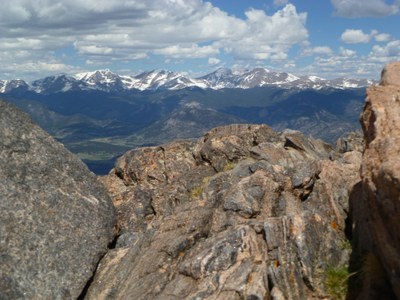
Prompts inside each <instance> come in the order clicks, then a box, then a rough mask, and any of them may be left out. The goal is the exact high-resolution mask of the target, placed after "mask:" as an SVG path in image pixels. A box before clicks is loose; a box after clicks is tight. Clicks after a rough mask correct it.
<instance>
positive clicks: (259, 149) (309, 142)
mask: <svg viewBox="0 0 400 300" xmlns="http://www.w3.org/2000/svg"><path fill="white" fill-rule="evenodd" d="M360 158H361V153H360V152H357V151H351V152H346V153H344V154H340V153H338V152H336V151H335V150H334V149H333V148H332V147H331V146H330V145H328V144H325V143H323V142H322V141H319V140H314V139H311V138H308V137H305V136H304V135H302V134H300V133H299V132H295V131H285V132H283V133H277V132H274V131H273V130H272V129H270V128H269V127H267V126H265V125H231V126H225V127H220V128H216V129H213V130H211V131H210V132H208V133H207V134H205V135H204V137H203V138H201V139H200V140H199V141H197V142H190V141H187V142H175V143H171V144H167V145H162V146H159V147H148V148H140V149H136V150H132V151H129V152H127V153H126V154H125V155H124V156H122V157H121V158H120V159H119V160H118V161H117V163H116V166H115V168H114V169H113V170H112V171H111V172H110V174H109V175H108V176H106V177H104V178H102V181H103V182H104V183H105V185H106V186H107V187H108V189H109V191H110V193H111V195H112V197H113V201H114V204H115V206H116V211H117V216H118V217H117V224H118V228H119V230H120V232H119V238H118V239H117V241H116V246H115V249H111V250H110V251H109V252H108V253H107V254H106V256H105V257H104V259H103V260H102V261H101V263H100V265H99V268H98V271H97V272H96V276H95V277H94V280H93V283H92V284H91V286H90V288H89V290H88V293H87V294H86V298H87V299H96V300H98V299H163V300H164V299H269V298H270V297H272V299H311V298H313V297H316V298H321V297H322V298H323V297H326V296H327V295H328V293H327V290H328V288H327V284H326V283H327V274H328V271H329V270H331V269H335V268H337V267H345V266H346V265H347V262H348V259H349V255H350V250H349V247H348V243H347V239H346V237H345V233H344V229H345V228H346V222H345V220H346V218H347V213H348V197H349V192H350V191H351V190H352V188H353V185H354V184H355V183H356V182H358V181H359V176H358V169H359V164H360Z"/></svg>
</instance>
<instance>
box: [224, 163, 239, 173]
mask: <svg viewBox="0 0 400 300" xmlns="http://www.w3.org/2000/svg"><path fill="white" fill-rule="evenodd" d="M235 166H236V164H235V163H234V162H233V161H230V162H228V163H227V164H226V165H225V166H224V172H227V171H230V170H233V168H235Z"/></svg>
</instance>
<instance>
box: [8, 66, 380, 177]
mask: <svg viewBox="0 0 400 300" xmlns="http://www.w3.org/2000/svg"><path fill="white" fill-rule="evenodd" d="M372 83H373V81H371V80H361V79H343V78H342V79H335V80H324V79H321V78H318V77H316V76H308V77H299V76H295V75H293V74H289V73H279V72H273V71H269V70H267V69H263V68H256V69H253V70H251V71H246V72H242V73H237V72H233V71H232V70H229V69H218V70H216V71H215V72H213V73H211V74H208V75H206V76H203V77H201V78H196V79H193V78H189V77H187V76H184V75H182V74H178V73H173V72H170V71H165V70H155V71H149V72H144V73H141V74H139V75H137V76H125V75H118V74H115V73H113V72H111V71H109V70H99V71H94V72H89V73H80V74H76V75H75V76H66V75H59V76H49V77H45V78H43V79H39V80H35V81H33V82H32V83H27V82H25V81H23V80H9V81H0V92H1V97H2V98H4V99H5V100H7V101H9V102H12V103H14V104H16V105H17V106H19V107H20V108H21V109H23V110H24V111H26V112H28V113H29V114H30V115H31V117H32V118H33V119H34V120H35V121H36V122H37V123H38V124H39V125H40V126H41V127H43V128H44V129H45V130H47V131H48V132H49V133H50V134H51V135H53V136H54V137H55V138H56V139H58V140H59V141H61V142H62V143H63V144H64V145H65V146H66V147H67V148H68V149H69V150H71V151H72V152H74V153H76V154H78V155H79V156H80V157H81V158H82V159H83V160H84V161H85V162H86V163H88V164H89V166H90V167H91V168H92V170H94V171H95V172H98V173H105V172H108V170H110V169H111V167H112V166H113V162H114V160H115V157H117V156H119V155H121V154H122V153H124V152H125V151H127V150H129V149H132V148H135V147H139V146H143V145H159V144H162V143H166V142H170V141H172V140H176V139H188V138H189V139H190V138H197V137H200V136H201V135H203V134H204V132H206V131H208V130H210V129H211V128H213V127H217V126H222V125H228V124H240V123H255V124H268V125H269V126H271V127H272V128H274V129H275V130H280V131H281V130H285V129H287V128H289V129H295V130H300V131H302V132H304V133H306V134H309V135H312V136H313V137H316V138H321V139H323V140H325V141H327V142H330V143H335V141H336V139H337V138H339V137H340V136H341V135H343V134H345V133H347V132H349V131H354V130H358V129H359V128H360V125H359V122H358V119H359V115H360V112H361V108H362V105H363V102H364V95H365V86H367V85H370V84H372Z"/></svg>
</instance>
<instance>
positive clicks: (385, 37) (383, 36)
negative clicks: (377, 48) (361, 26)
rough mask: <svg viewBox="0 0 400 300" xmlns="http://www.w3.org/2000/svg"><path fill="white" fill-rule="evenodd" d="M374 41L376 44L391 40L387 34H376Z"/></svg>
mask: <svg viewBox="0 0 400 300" xmlns="http://www.w3.org/2000/svg"><path fill="white" fill-rule="evenodd" d="M374 39H375V41H377V42H389V41H390V39H391V36H390V34H387V33H378V34H376V35H375V36H374Z"/></svg>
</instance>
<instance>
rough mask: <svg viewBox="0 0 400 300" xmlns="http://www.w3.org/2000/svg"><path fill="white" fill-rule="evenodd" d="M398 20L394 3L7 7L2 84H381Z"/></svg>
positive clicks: (214, 0)
mask: <svg viewBox="0 0 400 300" xmlns="http://www.w3.org/2000/svg"><path fill="white" fill-rule="evenodd" d="M399 24H400V0H293V1H288V0H268V1H267V0H209V1H203V0H85V1H82V0H58V1H55V0H13V1H4V2H3V3H2V8H1V10H0V79H16V78H19V79H24V80H27V81H32V80H34V79H39V78H43V77H45V76H48V75H54V74H74V73H80V72H85V71H93V70H98V69H110V70H111V71H114V72H116V73H118V74H127V75H135V74H138V73H140V72H142V71H148V70H153V69H166V70H170V71H174V72H181V73H183V74H187V75H189V76H192V77H199V76H201V75H205V74H207V73H210V72H212V71H214V70H216V69H218V68H220V67H225V68H231V69H233V70H243V69H252V68H254V67H265V68H268V69H271V70H275V71H280V72H290V73H293V74H296V75H316V76H319V77H322V78H337V77H356V78H371V79H377V78H379V75H380V71H381V69H382V67H383V66H384V65H385V64H386V63H388V62H391V61H395V60H400V26H399Z"/></svg>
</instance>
